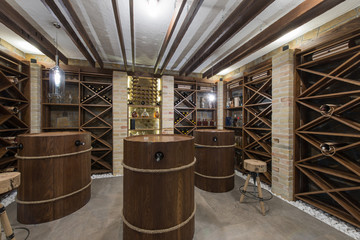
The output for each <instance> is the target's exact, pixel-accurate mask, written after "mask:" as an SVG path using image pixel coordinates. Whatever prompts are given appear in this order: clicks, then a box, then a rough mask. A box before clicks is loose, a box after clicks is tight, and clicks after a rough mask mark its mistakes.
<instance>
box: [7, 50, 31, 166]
mask: <svg viewBox="0 0 360 240" xmlns="http://www.w3.org/2000/svg"><path fill="white" fill-rule="evenodd" d="M29 75H30V68H29V64H28V63H26V62H22V61H19V60H17V59H16V58H14V57H12V56H10V55H8V54H6V53H4V52H0V169H1V170H6V171H12V170H14V168H16V158H15V153H16V149H15V150H12V149H6V147H11V146H15V144H16V136H17V135H19V134H23V133H27V132H28V131H29V123H30V109H29V96H30V82H29Z"/></svg>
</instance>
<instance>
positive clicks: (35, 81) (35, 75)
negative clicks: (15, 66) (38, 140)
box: [30, 63, 41, 133]
mask: <svg viewBox="0 0 360 240" xmlns="http://www.w3.org/2000/svg"><path fill="white" fill-rule="evenodd" d="M30 113H31V114H30V133H39V132H41V67H40V66H39V65H38V64H36V63H30Z"/></svg>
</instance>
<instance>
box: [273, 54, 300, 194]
mask: <svg viewBox="0 0 360 240" xmlns="http://www.w3.org/2000/svg"><path fill="white" fill-rule="evenodd" d="M294 59H295V58H294V50H292V49H288V50H286V51H284V52H281V53H279V54H277V55H275V56H274V57H273V58H272V68H273V71H272V191H273V192H274V193H275V194H278V195H280V196H282V197H284V198H285V199H287V200H293V193H294V189H293V181H294V176H293V174H294V170H293V161H294V112H293V111H294V104H295V103H294V82H295V76H294V63H295V60H294Z"/></svg>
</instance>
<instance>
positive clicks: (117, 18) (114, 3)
mask: <svg viewBox="0 0 360 240" xmlns="http://www.w3.org/2000/svg"><path fill="white" fill-rule="evenodd" d="M111 2H112V7H113V11H114V16H115V23H116V29H117V33H118V37H119V41H120V47H121V53H122V57H123V62H124V67H125V71H126V72H127V71H128V68H127V59H126V52H125V43H124V36H123V32H122V28H121V19H120V16H119V12H118V6H117V0H111Z"/></svg>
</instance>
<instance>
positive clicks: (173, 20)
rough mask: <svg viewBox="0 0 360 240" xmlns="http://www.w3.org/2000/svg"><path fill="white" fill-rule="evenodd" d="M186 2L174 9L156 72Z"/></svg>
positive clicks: (156, 65) (156, 64) (183, 1)
mask: <svg viewBox="0 0 360 240" xmlns="http://www.w3.org/2000/svg"><path fill="white" fill-rule="evenodd" d="M185 4H186V0H182V3H181V5H180V7H178V8H177V9H175V11H174V14H173V16H172V18H171V21H170V25H169V27H168V30H167V32H166V35H165V38H164V41H163V44H162V45H161V49H160V52H159V55H158V57H157V59H156V63H155V67H154V74H156V72H157V70H158V68H159V65H160V62H161V60H162V57H163V56H164V53H165V50H166V48H167V46H168V44H169V42H170V39H171V37H172V35H173V33H174V30H175V28H176V25H177V23H178V21H179V19H180V16H181V13H182V11H183V10H184V7H185Z"/></svg>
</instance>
